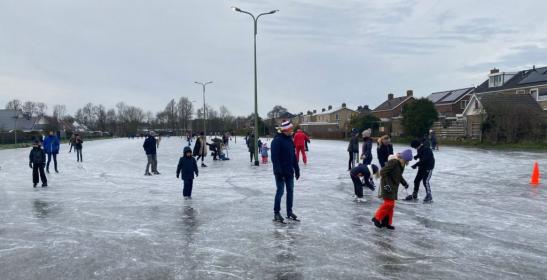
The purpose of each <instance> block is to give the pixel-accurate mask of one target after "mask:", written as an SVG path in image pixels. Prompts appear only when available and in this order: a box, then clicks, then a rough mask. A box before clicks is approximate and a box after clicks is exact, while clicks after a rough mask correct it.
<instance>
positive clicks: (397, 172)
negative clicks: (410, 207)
mask: <svg viewBox="0 0 547 280" xmlns="http://www.w3.org/2000/svg"><path fill="white" fill-rule="evenodd" d="M404 171H405V167H404V165H403V164H402V163H401V162H400V161H399V160H398V159H392V160H390V161H388V162H387V164H386V166H384V167H383V168H382V169H381V170H380V176H382V179H381V180H380V190H381V191H380V197H382V198H384V199H391V200H397V193H398V192H399V184H403V185H408V184H407V182H406V181H405V179H404V178H403V172H404ZM386 186H389V187H387V188H386Z"/></svg>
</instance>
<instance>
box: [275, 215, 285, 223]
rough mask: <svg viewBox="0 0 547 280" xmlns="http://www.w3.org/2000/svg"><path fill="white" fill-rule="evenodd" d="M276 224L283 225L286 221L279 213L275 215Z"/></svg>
mask: <svg viewBox="0 0 547 280" xmlns="http://www.w3.org/2000/svg"><path fill="white" fill-rule="evenodd" d="M273 221H274V222H278V223H282V224H284V223H285V219H283V217H281V214H279V213H275V214H274V219H273Z"/></svg>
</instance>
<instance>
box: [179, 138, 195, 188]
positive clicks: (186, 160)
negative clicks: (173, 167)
mask: <svg viewBox="0 0 547 280" xmlns="http://www.w3.org/2000/svg"><path fill="white" fill-rule="evenodd" d="M194 173H195V174H196V177H197V176H198V175H199V172H198V164H197V161H196V159H195V158H193V157H192V149H191V148H190V147H185V148H184V156H183V157H181V158H180V160H179V164H178V166H177V178H178V177H179V175H180V176H181V178H182V180H183V181H184V188H183V190H182V195H183V196H184V199H192V187H193V184H194Z"/></svg>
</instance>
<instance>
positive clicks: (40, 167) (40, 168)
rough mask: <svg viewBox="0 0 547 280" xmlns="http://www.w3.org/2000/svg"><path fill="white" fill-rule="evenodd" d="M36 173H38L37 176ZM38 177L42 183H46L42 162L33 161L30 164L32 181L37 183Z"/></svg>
mask: <svg viewBox="0 0 547 280" xmlns="http://www.w3.org/2000/svg"><path fill="white" fill-rule="evenodd" d="M38 174H39V175H40V176H39V177H38ZM39 179H40V180H42V185H47V178H46V173H45V172H44V164H43V163H35V164H33V165H32V182H33V183H34V184H38V182H39Z"/></svg>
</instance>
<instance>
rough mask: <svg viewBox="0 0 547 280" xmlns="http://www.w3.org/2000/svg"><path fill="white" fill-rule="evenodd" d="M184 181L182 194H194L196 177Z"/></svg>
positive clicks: (185, 195)
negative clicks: (193, 188)
mask: <svg viewBox="0 0 547 280" xmlns="http://www.w3.org/2000/svg"><path fill="white" fill-rule="evenodd" d="M183 181H184V187H183V189H182V196H184V197H187V196H192V187H193V186H194V179H186V180H183Z"/></svg>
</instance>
